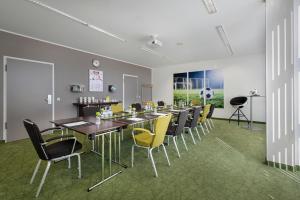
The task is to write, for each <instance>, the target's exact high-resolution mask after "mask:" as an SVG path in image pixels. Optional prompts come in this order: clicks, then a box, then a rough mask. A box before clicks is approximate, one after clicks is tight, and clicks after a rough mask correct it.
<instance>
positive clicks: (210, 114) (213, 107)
mask: <svg viewBox="0 0 300 200" xmlns="http://www.w3.org/2000/svg"><path fill="white" fill-rule="evenodd" d="M215 107H216V106H215V104H211V105H210V109H209V113H208V115H207V117H206V119H207V123H208V125H209V127H210V129H212V128H213V127H215V124H214V122H213V120H212V115H213V114H214V110H215Z"/></svg>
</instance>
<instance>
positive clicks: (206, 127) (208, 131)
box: [204, 121, 209, 133]
mask: <svg viewBox="0 0 300 200" xmlns="http://www.w3.org/2000/svg"><path fill="white" fill-rule="evenodd" d="M204 126H205V128H206V130H207V133H209V129H208V127H207V124H206V121H205V122H204Z"/></svg>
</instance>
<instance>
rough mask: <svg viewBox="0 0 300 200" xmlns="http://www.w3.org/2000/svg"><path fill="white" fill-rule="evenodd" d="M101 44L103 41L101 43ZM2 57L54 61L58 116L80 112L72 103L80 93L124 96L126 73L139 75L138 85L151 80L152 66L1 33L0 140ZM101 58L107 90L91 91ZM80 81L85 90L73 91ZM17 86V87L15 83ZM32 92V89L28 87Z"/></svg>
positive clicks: (114, 96) (116, 97)
mask: <svg viewBox="0 0 300 200" xmlns="http://www.w3.org/2000/svg"><path fill="white" fill-rule="evenodd" d="M100 45H101V44H100ZM3 56H12V57H19V58H26V59H32V60H39V61H44V62H51V63H54V64H55V97H60V98H61V101H60V102H57V101H56V102H55V118H56V119H59V118H65V117H74V116H76V114H77V111H76V109H75V107H74V106H73V105H72V103H73V102H75V101H76V100H77V99H78V97H79V96H94V97H97V98H104V97H105V96H107V95H110V96H111V97H112V98H115V99H118V100H122V98H123V91H122V89H123V73H126V74H132V75H136V76H139V78H140V81H139V84H140V85H141V84H149V83H151V69H148V68H143V67H139V66H135V65H132V64H127V63H123V62H119V61H116V60H112V59H108V58H104V57H99V56H95V55H91V54H87V53H83V52H80V51H76V50H72V49H68V48H64V47H60V46H56V45H52V44H48V43H44V42H40V41H37V40H32V39H29V38H25V37H21V36H17V35H12V34H9V33H5V32H0V63H1V64H0V66H1V70H0V93H1V94H2V95H1V98H0V113H1V115H0V139H1V138H2V134H3V133H2V130H3V129H2V128H3V127H2V124H3V114H2V113H3V98H2V96H3V70H2V67H3ZM93 59H98V60H100V63H101V67H100V68H99V70H102V71H103V74H104V92H101V93H100V92H88V69H92V68H93V67H92V64H91V63H92V60H93ZM73 83H80V84H84V85H85V86H86V90H85V92H84V93H71V92H70V84H73ZM111 84H113V85H115V86H116V87H117V91H116V92H115V93H109V92H108V85H111ZM16 87H17V86H16ZM29 92H30V90H29Z"/></svg>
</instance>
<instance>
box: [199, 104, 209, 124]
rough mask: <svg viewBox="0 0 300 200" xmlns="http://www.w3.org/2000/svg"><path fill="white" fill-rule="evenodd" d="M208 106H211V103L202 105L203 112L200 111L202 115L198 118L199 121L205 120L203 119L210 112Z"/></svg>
mask: <svg viewBox="0 0 300 200" xmlns="http://www.w3.org/2000/svg"><path fill="white" fill-rule="evenodd" d="M210 107H211V104H207V105H205V106H204V109H203V113H202V116H201V118H200V122H201V123H203V122H205V120H206V119H207V116H208V114H209V112H210Z"/></svg>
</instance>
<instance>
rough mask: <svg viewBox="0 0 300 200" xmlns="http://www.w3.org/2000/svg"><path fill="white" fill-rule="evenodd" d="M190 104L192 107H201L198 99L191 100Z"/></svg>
mask: <svg viewBox="0 0 300 200" xmlns="http://www.w3.org/2000/svg"><path fill="white" fill-rule="evenodd" d="M191 103H192V105H193V106H200V105H201V101H200V99H192V101H191Z"/></svg>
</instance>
